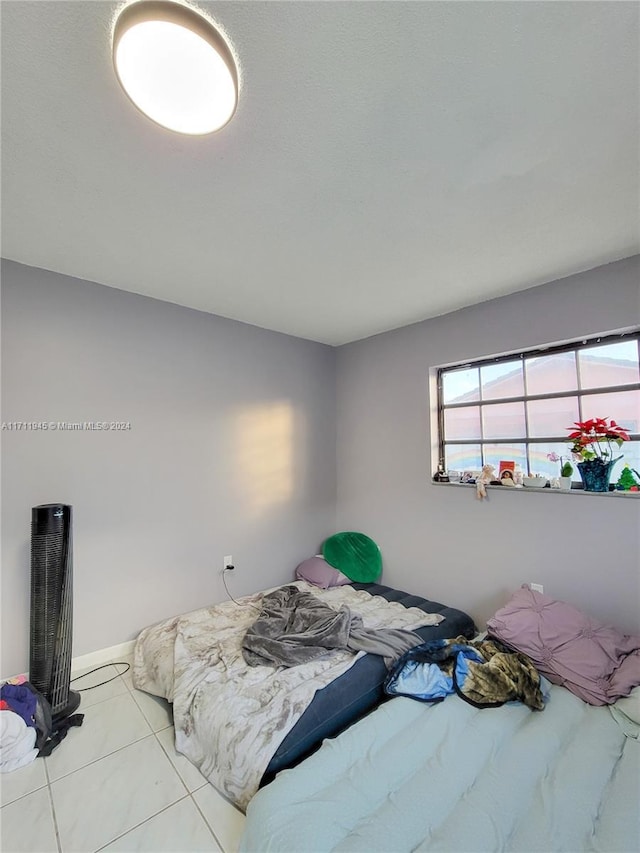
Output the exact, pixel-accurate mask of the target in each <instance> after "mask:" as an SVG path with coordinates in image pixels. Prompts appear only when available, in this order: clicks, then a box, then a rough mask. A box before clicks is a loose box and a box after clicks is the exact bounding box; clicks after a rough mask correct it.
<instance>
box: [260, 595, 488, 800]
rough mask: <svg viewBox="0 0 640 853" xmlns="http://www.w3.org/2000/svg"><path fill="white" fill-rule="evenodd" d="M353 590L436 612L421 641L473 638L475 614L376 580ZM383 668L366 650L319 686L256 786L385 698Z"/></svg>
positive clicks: (423, 632) (417, 630)
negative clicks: (341, 672)
mask: <svg viewBox="0 0 640 853" xmlns="http://www.w3.org/2000/svg"><path fill="white" fill-rule="evenodd" d="M353 587H354V589H360V590H364V591H365V592H368V593H370V594H371V595H381V596H382V597H383V598H386V599H387V601H397V602H399V603H400V604H402V605H404V606H405V607H417V608H419V609H420V610H424V612H425V613H439V614H441V615H442V616H444V617H445V618H444V620H443V621H442V622H441V623H440V624H439V625H427V626H424V627H423V628H417V629H416V633H417V634H419V635H420V636H421V637H422V638H423V639H424V640H439V639H444V638H448V637H457V636H460V635H462V636H463V637H466V638H467V639H471V638H472V637H473V636H475V634H476V627H475V625H474V623H473V619H472V618H471V617H470V616H469V615H468V614H467V613H464V612H463V611H462V610H456V609H455V608H453V607H446V606H445V605H444V604H440V603H438V602H437V601H428V600H427V599H425V598H421V597H420V596H418V595H409V593H406V592H402V591H401V590H398V589H392V588H391V587H389V586H383V585H381V584H377V583H354V584H353ZM386 675H387V669H386V667H385V665H384V661H383V659H382V658H381V657H379V656H378V655H365V656H364V657H362V658H360V660H358V661H356V662H355V664H354V665H353V666H352V667H351V668H350V669H349V670H348V671H347V672H345V673H344V675H341V676H340V677H339V678H336V680H335V681H333V682H332V683H331V684H328V685H327V686H326V687H324V688H323V689H322V690H319V691H318V692H317V693H316V695H315V696H314V698H313V701H312V702H311V704H310V705H309V707H308V708H307V710H306V711H305V712H304V714H303V715H302V716H301V717H300V719H299V720H298V722H297V723H296V725H295V726H294V727H293V728H292V729H291V731H290V732H289V734H288V735H287V736H286V738H285V739H284V740H283V741H282V743H281V744H280V747H279V748H278V750H277V752H276V753H275V755H274V756H273V758H272V759H271V761H270V762H269V766H268V767H267V769H266V771H265V773H264V776H263V777H262V781H261V783H260V786H261V787H262V786H263V785H266V784H267V783H269V782H271V781H272V780H273V778H274V777H275V775H276V773H279V772H280V771H281V770H285V769H287V768H290V767H294V766H295V765H296V764H299V762H300V761H302V760H303V759H304V758H306V757H307V756H308V755H311V753H312V752H315V750H316V749H318V748H319V746H320V745H321V743H322V741H323V740H324V739H325V738H328V737H335V736H336V735H338V734H339V733H340V732H342V731H344V730H345V729H346V728H348V727H349V726H350V725H351V724H352V723H354V722H355V721H356V720H359V719H360V718H361V717H363V716H364V715H365V714H367V713H368V712H369V711H371V710H372V709H373V708H375V707H376V706H377V705H379V704H380V703H381V702H383V701H386V699H387V698H388V697H386V696H385V694H384V691H383V685H384V680H385V677H386Z"/></svg>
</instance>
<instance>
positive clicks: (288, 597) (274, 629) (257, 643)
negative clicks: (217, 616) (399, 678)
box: [242, 585, 443, 666]
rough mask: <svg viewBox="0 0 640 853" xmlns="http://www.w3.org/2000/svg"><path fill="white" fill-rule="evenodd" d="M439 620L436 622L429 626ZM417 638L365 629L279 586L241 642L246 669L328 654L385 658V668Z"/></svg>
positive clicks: (344, 610)
mask: <svg viewBox="0 0 640 853" xmlns="http://www.w3.org/2000/svg"><path fill="white" fill-rule="evenodd" d="M442 619H443V617H441V616H435V617H434V620H435V621H434V624H437V622H441V621H442ZM421 643H422V637H421V636H420V635H419V634H415V633H413V632H412V631H403V630H402V629H400V628H377V629H375V628H365V627H364V624H363V622H362V618H361V617H360V616H359V615H358V614H357V613H353V612H352V611H351V610H350V609H349V608H348V607H346V606H345V605H342V607H340V609H339V610H334V609H333V608H332V607H329V605H328V604H325V603H324V602H322V601H320V599H319V598H318V596H317V595H313V594H312V593H310V592H306V591H305V590H300V589H298V588H297V587H295V586H293V585H290V586H282V587H280V588H279V589H276V590H274V591H273V592H270V593H268V594H267V595H265V596H264V597H263V599H262V607H261V609H260V613H259V615H258V618H257V619H256V620H255V622H254V623H253V624H252V625H251V626H250V627H249V629H248V630H247V633H246V634H245V636H244V639H243V641H242V654H243V656H244V659H245V660H246V662H247V663H248V664H249V666H261V665H262V666H300V665H301V664H304V663H308V662H309V661H312V660H316V659H317V658H319V657H322V656H324V655H326V654H327V652H328V651H330V650H332V649H350V650H351V651H354V652H358V651H364V652H368V653H370V654H377V655H380V656H382V657H385V658H386V659H387V660H388V661H389V664H388V665H391V663H392V662H393V661H394V660H395V659H396V658H397V657H399V656H400V655H401V654H403V653H404V652H406V651H407V649H410V648H412V647H413V646H417V645H420V644H421Z"/></svg>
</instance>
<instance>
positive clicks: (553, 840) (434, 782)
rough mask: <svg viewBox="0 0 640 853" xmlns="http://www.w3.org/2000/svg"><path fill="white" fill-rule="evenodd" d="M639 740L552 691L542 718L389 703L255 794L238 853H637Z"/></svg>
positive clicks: (511, 710) (504, 710) (518, 709)
mask: <svg viewBox="0 0 640 853" xmlns="http://www.w3.org/2000/svg"><path fill="white" fill-rule="evenodd" d="M639 813H640V744H639V743H638V742H637V741H635V740H632V739H630V738H627V737H625V736H624V733H623V732H622V730H621V728H620V727H619V726H618V725H617V724H616V722H615V721H614V719H613V718H612V716H611V714H610V713H609V711H608V709H607V708H604V707H600V708H595V707H592V706H589V705H587V704H585V703H584V702H582V700H580V699H578V698H577V697H576V696H574V695H572V694H571V693H569V692H568V691H567V690H565V689H564V688H562V687H551V689H550V695H549V699H548V702H547V706H546V708H545V710H544V711H539V712H535V711H530V710H529V709H528V708H526V707H525V706H523V705H521V704H517V703H514V704H509V705H505V706H503V707H501V708H492V709H483V710H479V709H476V708H474V707H472V706H471V705H469V704H467V703H465V702H464V701H463V700H462V699H460V698H459V697H457V696H451V697H449V698H447V699H446V700H445V701H444V702H442V703H441V704H438V705H426V704H422V703H420V702H416V701H414V700H412V699H406V698H397V699H393V700H391V701H390V702H388V703H386V704H385V705H383V706H381V707H380V708H378V709H377V710H376V711H375V712H374V713H373V714H371V715H370V716H369V717H367V718H365V719H364V720H361V721H360V722H359V723H357V724H355V725H354V726H352V727H351V728H350V729H348V730H347V731H346V732H343V733H342V734H341V735H340V736H339V737H337V738H336V739H334V740H328V741H325V743H324V745H323V746H322V748H321V749H320V750H319V751H318V752H317V753H315V754H314V755H312V756H311V757H310V758H308V759H307V760H306V761H304V762H303V763H302V764H301V765H299V766H298V767H296V768H294V769H292V770H286V771H284V772H282V773H280V774H279V775H278V776H277V778H276V779H275V781H274V782H272V783H271V784H270V785H268V786H267V787H266V788H263V789H262V790H261V791H259V792H258V794H257V795H256V796H255V797H254V799H253V800H252V802H251V803H250V804H249V807H248V809H247V821H246V826H245V833H244V836H243V839H242V841H241V845H240V850H241V851H243V853H249V851H278V853H287V851H290V853H305V851H314V852H315V851H318V853H320V851H330V850H331V851H347V850H349V851H362V853H373V851H384V853H406V851H414V850H420V851H426V850H429V851H447V853H463V851H469V853H471V851H473V853H480V851H489V852H490V853H496V851H522V853H525V851H526V853H532V851H571V853H582V851H596V850H597V851H609V852H610V853H613V851H616V853H631V852H632V851H638V850H640V818H639Z"/></svg>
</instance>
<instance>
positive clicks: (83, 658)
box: [71, 640, 136, 673]
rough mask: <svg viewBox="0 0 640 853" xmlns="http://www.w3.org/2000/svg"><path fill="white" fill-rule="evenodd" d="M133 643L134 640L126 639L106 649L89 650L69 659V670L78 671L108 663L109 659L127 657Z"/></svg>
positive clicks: (131, 650) (134, 642)
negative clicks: (86, 653) (85, 653)
mask: <svg viewBox="0 0 640 853" xmlns="http://www.w3.org/2000/svg"><path fill="white" fill-rule="evenodd" d="M135 644H136V641H135V640H128V641H127V642H126V643H119V644H118V645H117V646H109V647H108V648H106V649H98V651H97V652H89V654H88V655H80V657H77V658H73V660H72V661H71V672H72V673H74V672H78V670H79V669H87V668H89V667H92V666H100V664H102V663H109V661H111V660H117V659H118V658H123V657H127V656H128V655H130V654H131V653H132V652H133V647H134V646H135Z"/></svg>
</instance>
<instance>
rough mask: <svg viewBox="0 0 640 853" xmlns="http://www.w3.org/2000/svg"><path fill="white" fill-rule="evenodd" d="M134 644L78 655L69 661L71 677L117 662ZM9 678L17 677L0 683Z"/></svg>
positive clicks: (128, 652)
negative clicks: (93, 667)
mask: <svg viewBox="0 0 640 853" xmlns="http://www.w3.org/2000/svg"><path fill="white" fill-rule="evenodd" d="M135 644H136V641H135V640H128V641H127V642H126V643H119V644H118V645H117V646H109V647H108V648H106V649H98V650H97V651H96V652H89V654H87V655H80V656H79V657H77V658H73V659H72V661H71V674H72V675H73V674H74V673H76V672H78V671H79V670H81V669H90V668H91V667H92V666H100V664H103V663H109V661H112V660H117V659H118V658H123V657H128V656H129V655H130V654H131V653H132V652H133V647H134V646H135ZM20 674H21V675H24V676H26V677H27V678H28V677H29V673H28V672H24V673H20ZM9 678H17V676H16V675H11V676H8V677H7V678H1V679H0V681H2V682H5V681H8V680H9Z"/></svg>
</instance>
